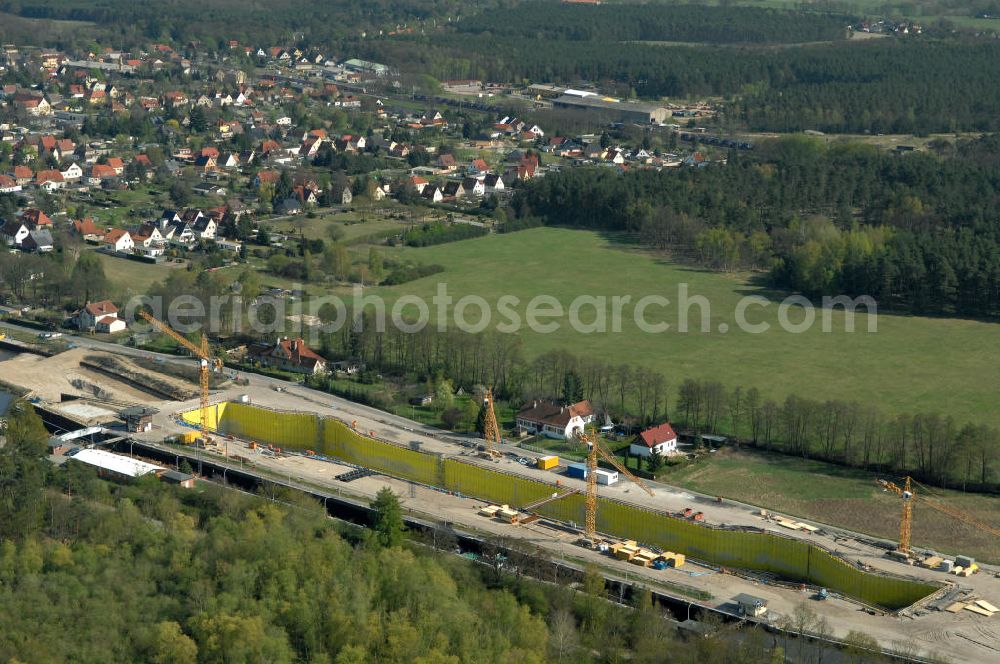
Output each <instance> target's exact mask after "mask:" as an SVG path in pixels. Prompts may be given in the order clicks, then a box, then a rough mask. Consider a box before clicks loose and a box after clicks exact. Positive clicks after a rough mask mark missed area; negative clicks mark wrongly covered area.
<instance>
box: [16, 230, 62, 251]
mask: <svg viewBox="0 0 1000 664" xmlns="http://www.w3.org/2000/svg"><path fill="white" fill-rule="evenodd" d="M54 248H55V244H54V243H53V242H52V233H50V232H49V229H47V228H36V229H34V230H32V231H29V232H28V237H26V238H24V240H23V241H22V242H21V249H22V250H24V251H37V252H39V253H47V252H50V251H52V250H53V249H54Z"/></svg>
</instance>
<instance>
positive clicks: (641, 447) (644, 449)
mask: <svg viewBox="0 0 1000 664" xmlns="http://www.w3.org/2000/svg"><path fill="white" fill-rule="evenodd" d="M628 451H629V453H630V454H634V455H635V456H641V457H648V456H652V455H653V453H654V452H656V453H658V454H659V455H660V456H663V457H665V456H668V455H670V454H674V453H675V452H677V434H676V433H674V428H673V427H672V426H670V423H669V422H664V423H663V424H661V425H659V426H656V427H651V428H649V429H646V430H645V431H643V432H642V433H640V434H639V436H638V437H637V438H636V439H635V441H633V443H632V444H631V445H629V448H628Z"/></svg>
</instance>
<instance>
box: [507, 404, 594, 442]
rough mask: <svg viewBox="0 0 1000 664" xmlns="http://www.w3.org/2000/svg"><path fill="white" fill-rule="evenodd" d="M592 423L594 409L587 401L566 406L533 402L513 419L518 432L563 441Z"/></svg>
mask: <svg viewBox="0 0 1000 664" xmlns="http://www.w3.org/2000/svg"><path fill="white" fill-rule="evenodd" d="M593 421H594V409H593V408H591V406H590V402H589V401H587V400H584V401H580V402H577V403H575V404H572V405H568V406H567V405H562V404H559V403H556V402H553V401H534V402H532V403H531V404H528V405H525V407H524V408H522V409H521V410H520V411H518V413H517V416H516V418H515V422H516V425H517V428H518V430H519V431H522V432H525V433H530V434H542V435H544V436H547V437H549V438H562V439H564V440H570V439H572V438H573V437H575V436H576V435H577V434H578V433H580V432H582V431H583V429H584V427H585V426H586V425H588V424H590V423H592V422H593Z"/></svg>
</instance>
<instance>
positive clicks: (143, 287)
mask: <svg viewBox="0 0 1000 664" xmlns="http://www.w3.org/2000/svg"><path fill="white" fill-rule="evenodd" d="M95 253H96V254H97V256H98V257H99V258H100V259H101V263H102V264H103V265H104V274H106V275H107V277H108V280H109V281H110V282H111V283H112V284H113V286H114V288H115V289H117V290H118V291H120V292H123V293H129V294H132V295H142V294H145V293H147V292H148V291H149V287H150V286H152V285H153V284H154V283H156V282H157V281H163V280H164V279H166V278H167V275H168V274H169V273H170V271H171V270H182V269H184V268H186V267H187V261H184V262H183V263H174V262H167V263H159V264H157V265H153V264H152V263H143V262H141V261H133V260H130V259H128V258H122V257H120V256H111V255H109V254H105V253H103V252H100V251H98V252H95Z"/></svg>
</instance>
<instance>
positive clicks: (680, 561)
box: [667, 553, 684, 569]
mask: <svg viewBox="0 0 1000 664" xmlns="http://www.w3.org/2000/svg"><path fill="white" fill-rule="evenodd" d="M667 563H668V564H669V565H670V566H671V567H673V568H675V569H676V568H678V567H684V554H683V553H675V554H674V556H673V558H671V559H670V560H668V561H667Z"/></svg>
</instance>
